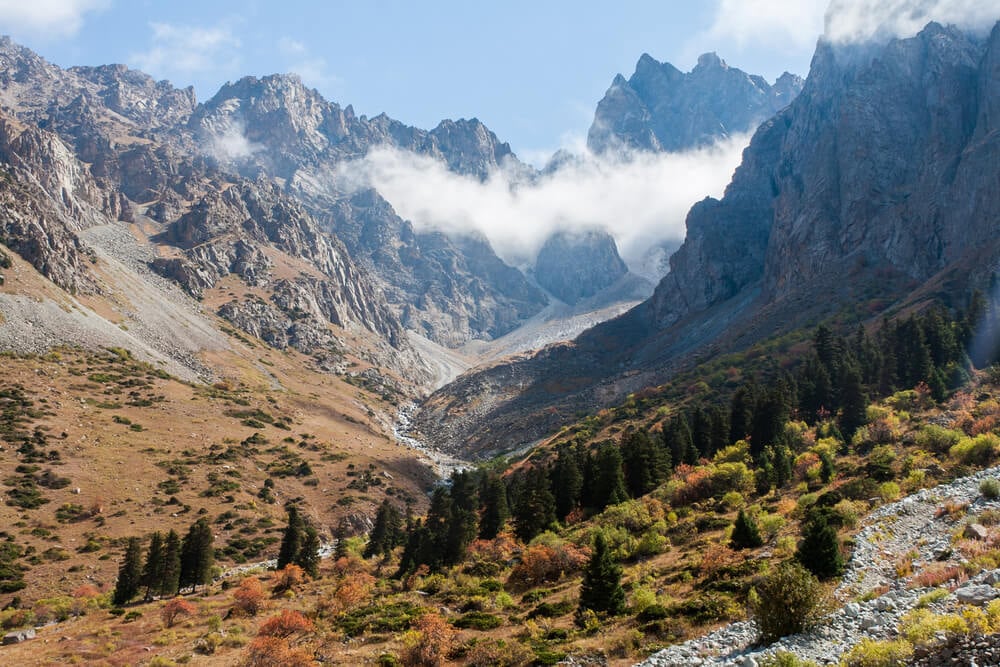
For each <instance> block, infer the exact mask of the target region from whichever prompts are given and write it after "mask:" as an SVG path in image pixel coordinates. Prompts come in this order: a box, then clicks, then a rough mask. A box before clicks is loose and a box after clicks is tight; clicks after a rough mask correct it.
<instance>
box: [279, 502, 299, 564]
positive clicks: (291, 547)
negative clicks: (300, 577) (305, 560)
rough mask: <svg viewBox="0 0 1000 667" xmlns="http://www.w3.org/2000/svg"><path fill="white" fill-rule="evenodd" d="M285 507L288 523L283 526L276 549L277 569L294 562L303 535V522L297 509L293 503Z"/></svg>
mask: <svg viewBox="0 0 1000 667" xmlns="http://www.w3.org/2000/svg"><path fill="white" fill-rule="evenodd" d="M285 509H286V511H287V512H288V525H287V526H286V527H285V533H284V535H282V537H281V548H280V549H279V550H278V569H279V570H280V569H282V568H283V567H285V566H286V565H289V564H290V563H294V562H295V559H296V558H298V556H299V551H300V550H301V549H302V540H303V538H304V537H305V522H304V521H303V520H302V516H301V515H300V514H299V509H298V508H297V507H296V506H295V505H289V506H288V507H286V508H285Z"/></svg>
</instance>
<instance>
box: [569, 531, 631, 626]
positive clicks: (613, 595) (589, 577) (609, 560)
mask: <svg viewBox="0 0 1000 667" xmlns="http://www.w3.org/2000/svg"><path fill="white" fill-rule="evenodd" d="M580 609H590V610H593V611H595V612H598V613H601V612H607V613H609V614H612V615H616V614H620V613H622V612H623V611H625V589H623V588H622V568H621V566H620V565H618V564H617V563H616V562H615V561H614V558H613V557H612V555H611V550H610V549H609V548H608V542H607V539H606V538H605V537H604V533H603V532H600V531H598V533H597V535H595V537H594V549H593V551H592V552H591V555H590V560H588V561H587V567H586V569H585V570H584V571H583V584H582V586H581V587H580Z"/></svg>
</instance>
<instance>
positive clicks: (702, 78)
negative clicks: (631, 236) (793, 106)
mask: <svg viewBox="0 0 1000 667" xmlns="http://www.w3.org/2000/svg"><path fill="white" fill-rule="evenodd" d="M801 85H802V81H801V79H798V77H794V76H793V75H788V76H783V77H781V78H780V79H779V80H778V81H776V82H775V84H774V85H773V86H771V85H769V84H768V83H767V81H765V80H764V79H763V78H762V77H759V76H756V75H749V74H747V73H745V72H743V71H741V70H739V69H737V68H734V67H730V66H729V65H727V64H726V62H725V61H724V60H722V58H720V57H719V56H718V55H717V54H716V53H705V54H703V55H701V56H700V57H699V58H698V64H697V65H696V66H695V67H694V69H693V70H692V71H691V72H688V73H683V72H681V71H680V70H678V69H677V68H676V67H674V66H673V65H671V64H670V63H660V62H658V61H657V60H656V59H654V58H653V57H651V56H649V55H648V54H643V55H642V57H641V58H639V62H638V63H637V64H636V68H635V73H634V74H633V75H632V77H631V78H629V79H628V80H626V79H625V78H624V77H622V76H621V75H618V76H616V77H615V79H614V81H613V82H612V84H611V87H610V88H609V89H608V91H607V93H606V94H605V96H604V99H602V100H601V101H600V103H598V105H597V112H596V113H595V115H594V122H593V124H592V125H591V127H590V131H589V132H588V135H587V145H588V147H589V148H590V149H591V150H592V151H594V152H596V153H603V152H607V151H611V150H618V149H626V150H645V151H681V150H686V149H688V148H694V147H698V146H703V145H707V144H710V143H712V142H714V141H716V140H718V139H720V138H723V137H726V136H729V135H731V134H735V133H741V132H748V131H751V130H753V129H754V128H756V127H757V125H759V124H760V123H761V122H762V121H764V120H765V119H767V118H769V117H770V116H772V115H773V114H774V113H775V112H776V111H778V110H779V109H781V108H783V107H784V106H787V104H788V103H789V102H790V101H791V99H793V98H794V97H795V95H796V94H797V93H798V91H799V90H800V89H801Z"/></svg>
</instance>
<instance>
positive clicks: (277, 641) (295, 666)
mask: <svg viewBox="0 0 1000 667" xmlns="http://www.w3.org/2000/svg"><path fill="white" fill-rule="evenodd" d="M318 664H319V663H318V662H316V661H315V660H314V659H313V657H312V656H311V655H309V654H308V653H307V652H306V651H304V650H303V649H301V648H293V647H291V646H289V645H288V642H287V641H285V640H284V639H281V638H279V637H257V638H256V639H254V640H253V641H252V642H250V645H249V646H248V647H247V651H246V654H244V656H243V660H242V661H240V667H314V666H315V665H318Z"/></svg>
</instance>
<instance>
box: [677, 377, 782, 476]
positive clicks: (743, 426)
mask: <svg viewBox="0 0 1000 667" xmlns="http://www.w3.org/2000/svg"><path fill="white" fill-rule="evenodd" d="M754 393H755V392H754V387H753V386H752V385H743V386H742V387H740V388H739V389H737V390H736V391H735V392H734V393H733V398H732V401H731V402H730V406H729V442H737V441H739V440H745V439H746V438H747V437H748V436H749V435H750V432H751V431H752V430H753V412H754V407H755V405H756V399H755V397H754ZM763 444H765V445H766V444H768V443H763ZM675 460H676V459H675Z"/></svg>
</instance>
